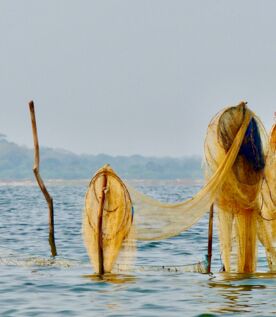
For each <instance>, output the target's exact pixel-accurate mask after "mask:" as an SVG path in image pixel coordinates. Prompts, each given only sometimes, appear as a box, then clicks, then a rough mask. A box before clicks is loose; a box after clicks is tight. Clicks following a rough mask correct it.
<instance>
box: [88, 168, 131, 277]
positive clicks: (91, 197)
mask: <svg viewBox="0 0 276 317" xmlns="http://www.w3.org/2000/svg"><path fill="white" fill-rule="evenodd" d="M132 221H133V210H132V204H131V198H130V196H129V193H128V191H127V189H126V187H125V185H124V183H123V182H122V181H121V179H120V178H119V177H118V176H117V175H116V174H115V172H114V171H113V170H112V169H111V167H110V166H108V165H106V166H104V167H103V168H102V169H100V170H99V171H98V172H97V173H96V175H95V176H94V177H93V179H92V180H91V182H90V185H89V188H88V191H87V193H86V198H85V212H84V218H83V237H84V242H85V245H86V248H87V252H88V255H89V257H90V261H91V263H92V265H93V267H94V270H95V272H96V273H106V272H111V270H112V267H113V265H114V263H115V261H116V259H117V258H118V256H119V253H120V258H121V263H127V264H129V263H130V259H129V257H132V256H133V253H134V252H133V251H134V250H135V242H134V240H133V239H132V237H133V230H134V227H133V226H132ZM101 266H102V267H101Z"/></svg>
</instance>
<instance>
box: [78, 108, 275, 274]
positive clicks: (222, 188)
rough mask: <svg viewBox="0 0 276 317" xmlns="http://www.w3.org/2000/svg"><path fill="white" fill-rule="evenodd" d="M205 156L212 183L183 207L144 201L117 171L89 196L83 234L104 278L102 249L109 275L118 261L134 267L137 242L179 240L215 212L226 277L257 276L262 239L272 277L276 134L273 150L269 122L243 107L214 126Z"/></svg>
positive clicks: (96, 181)
mask: <svg viewBox="0 0 276 317" xmlns="http://www.w3.org/2000/svg"><path fill="white" fill-rule="evenodd" d="M274 130H275V129H274ZM273 140H274V141H273ZM273 142H274V143H273ZM271 144H274V147H273V146H272V145H271ZM204 149H205V164H204V167H205V179H206V183H205V185H204V186H203V188H202V189H201V190H200V191H199V192H198V193H197V194H196V195H195V196H194V197H192V198H190V199H188V200H186V201H183V202H179V203H174V204H168V203H162V202H160V201H158V200H155V199H153V198H151V197H149V196H147V195H145V194H142V193H141V192H139V191H137V190H136V189H134V188H133V187H132V186H130V185H129V184H127V185H125V184H124V183H123V182H122V181H121V180H120V179H119V177H118V176H117V175H116V174H115V173H114V171H113V170H112V169H111V168H109V167H108V168H106V167H105V168H103V169H102V170H100V171H99V172H98V173H97V174H96V175H95V177H94V178H93V179H92V181H91V183H90V186H89V189H88V192H87V195H86V202H85V214H84V225H83V228H84V239H85V243H86V247H87V250H88V254H89V256H90V258H91V262H92V263H93V266H94V269H95V271H96V272H98V271H99V269H98V268H99V262H100V261H101V259H100V257H99V249H101V248H102V249H103V253H104V254H103V259H104V268H105V271H106V272H110V271H111V270H112V267H113V266H114V264H115V262H116V260H117V265H118V263H119V264H120V267H122V266H121V263H126V264H127V266H129V263H130V262H131V259H132V258H133V253H134V249H135V240H143V241H152V240H161V239H166V238H169V237H172V236H176V235H178V234H180V233H181V232H183V231H185V230H187V229H188V228H190V227H191V226H193V225H194V224H195V223H197V222H198V220H199V219H201V218H202V216H203V215H204V214H205V213H206V212H208V211H209V209H210V206H211V205H212V204H214V205H215V210H216V214H217V215H218V228H219V239H220V249H221V257H222V261H223V265H224V268H225V270H226V271H228V272H229V271H231V270H233V267H235V268H236V271H237V272H254V271H255V269H256V258H257V238H259V240H260V241H261V243H262V244H263V245H264V247H265V250H266V254H267V259H268V264H269V267H270V269H274V268H275V269H276V267H275V264H276V261H275V259H276V256H275V250H274V247H273V243H272V240H273V237H274V236H276V225H275V224H276V221H273V220H272V218H271V219H270V220H271V221H267V220H266V219H265V215H266V216H267V215H268V213H269V215H270V216H274V213H273V210H274V209H275V208H271V206H272V205H271V204H272V202H273V201H275V200H274V199H275V197H274V196H273V195H272V194H271V191H273V194H274V195H275V184H276V183H275V174H274V173H273V172H272V171H271V170H270V168H269V167H267V166H269V164H270V165H271V166H272V165H273V164H274V165H273V166H274V170H275V135H274V133H271V136H270V143H269V146H268V147H267V135H266V132H265V129H264V127H263V125H262V123H261V121H260V120H259V118H258V117H257V116H256V115H255V114H254V113H253V112H252V111H250V110H249V109H248V108H247V107H246V105H245V103H241V104H240V105H238V106H236V107H230V108H226V109H224V110H222V111H221V112H219V113H218V114H217V115H216V116H215V117H214V118H213V119H212V121H211V122H210V124H209V126H208V129H207V134H206V140H205V148H204ZM273 149H274V150H273ZM273 151H274V152H273ZM266 163H267V165H266ZM265 166H266V167H265ZM103 174H106V175H107V186H103V180H102V177H103ZM264 175H265V177H264ZM264 179H265V180H266V184H267V187H265V186H264ZM273 186H274V187H273ZM103 187H104V188H105V191H106V197H105V198H106V199H105V205H104V208H103V214H102V219H103V220H102V221H103V223H102V235H103V238H102V242H101V241H100V240H101V239H100V238H99V235H100V231H99V229H98V228H99V215H100V202H99V201H100V198H99V197H100V196H101V190H102V188H103ZM268 188H269V190H270V194H269V191H268ZM268 195H270V196H269V197H270V198H271V201H270V202H269V200H268V198H267V196H268ZM113 196H114V197H113ZM269 204H270V205H269ZM132 207H133V208H134V217H133V209H132ZM117 213H118V214H117ZM273 219H274V218H273ZM97 225H98V227H97ZM122 259H124V260H122ZM231 262H232V263H231ZM201 270H202V269H201Z"/></svg>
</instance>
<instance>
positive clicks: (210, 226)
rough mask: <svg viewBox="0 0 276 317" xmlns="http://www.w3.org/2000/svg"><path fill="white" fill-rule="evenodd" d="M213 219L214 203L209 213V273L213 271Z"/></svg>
mask: <svg viewBox="0 0 276 317" xmlns="http://www.w3.org/2000/svg"><path fill="white" fill-rule="evenodd" d="M213 219H214V204H212V205H211V207H210V213H209V229H208V267H207V273H211V262H212V248H213Z"/></svg>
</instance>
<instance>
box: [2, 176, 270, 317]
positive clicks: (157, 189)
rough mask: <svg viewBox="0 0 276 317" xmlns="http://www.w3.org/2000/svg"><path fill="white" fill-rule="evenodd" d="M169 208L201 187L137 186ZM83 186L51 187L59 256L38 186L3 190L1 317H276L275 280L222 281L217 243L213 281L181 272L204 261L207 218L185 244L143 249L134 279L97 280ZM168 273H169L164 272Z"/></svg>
mask: <svg viewBox="0 0 276 317" xmlns="http://www.w3.org/2000/svg"><path fill="white" fill-rule="evenodd" d="M137 185H138V186H139V188H140V189H141V190H143V191H144V192H146V193H149V194H151V195H152V196H154V197H156V198H159V199H161V200H164V201H177V200H183V199H186V198H188V197H190V196H191V195H193V194H194V193H195V192H196V191H198V190H199V188H200V186H199V185H187V184H184V183H178V182H169V183H167V184H165V185H164V184H162V183H158V182H153V183H143V182H139V183H138V184H137ZM86 186H87V184H86V183H85V182H57V183H50V185H49V186H48V189H49V191H50V193H51V194H52V196H53V198H54V204H55V222H56V245H57V251H58V256H57V257H56V259H52V258H51V257H50V256H49V254H50V251H49V245H48V224H47V222H48V210H47V205H46V203H45V201H44V198H43V196H42V194H41V192H40V191H39V189H38V188H37V186H36V185H35V184H33V183H28V182H26V183H3V182H2V183H0V212H1V221H0V316H114V317H115V316H200V315H202V316H204V314H209V315H210V316H221V315H231V314H233V315H237V316H273V315H275V314H276V301H275V296H276V274H275V275H273V274H269V273H266V271H267V267H266V262H265V256H264V251H263V249H261V248H259V266H258V271H260V272H262V273H258V274H251V275H242V274H225V273H219V270H220V267H221V262H220V255H219V248H218V242H217V236H216V228H215V232H214V234H215V236H214V245H213V248H214V249H213V272H214V274H213V275H207V274H200V273H191V272H182V271H181V270H180V271H179V270H178V271H176V270H175V267H176V266H177V267H182V266H183V265H186V264H187V265H188V264H192V263H196V262H198V261H202V260H204V257H205V255H206V252H207V227H208V216H207V217H205V218H204V219H202V220H201V221H200V222H199V223H198V225H196V226H195V227H193V228H191V229H190V230H188V231H187V232H185V233H183V234H182V235H181V236H178V237H175V238H172V239H168V240H164V241H157V242H148V243H144V242H141V243H138V251H137V258H136V264H135V268H134V270H133V272H128V273H127V274H117V275H115V274H113V275H111V274H110V275H107V276H105V277H103V278H101V279H100V278H98V277H97V276H95V275H93V271H92V268H91V266H90V263H89V260H88V257H87V254H86V251H85V248H84V246H83V242H82V236H81V221H82V211H83V205H84V195H85V191H86ZM162 266H168V267H169V268H170V269H166V268H165V269H163V268H162Z"/></svg>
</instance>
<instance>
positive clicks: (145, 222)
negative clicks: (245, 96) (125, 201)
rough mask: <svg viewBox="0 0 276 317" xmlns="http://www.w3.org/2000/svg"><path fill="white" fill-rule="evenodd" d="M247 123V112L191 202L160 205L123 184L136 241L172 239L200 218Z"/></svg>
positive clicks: (227, 170)
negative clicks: (132, 218) (132, 206)
mask: <svg viewBox="0 0 276 317" xmlns="http://www.w3.org/2000/svg"><path fill="white" fill-rule="evenodd" d="M250 120H251V113H250V112H249V111H246V113H245V116H244V119H243V122H242V124H241V126H240V128H239V130H238V131H237V133H236V136H235V138H234V140H233V143H232V145H231V146H230V148H229V150H228V152H226V153H225V152H224V153H222V154H221V161H220V162H219V164H218V165H217V169H216V170H215V171H214V173H213V174H212V175H210V178H209V180H208V182H207V183H206V185H205V186H203V188H202V189H201V190H200V191H199V192H198V193H197V194H196V195H195V196H194V197H192V198H191V199H188V200H186V201H184V202H180V203H175V204H166V203H161V202H159V201H157V200H155V199H153V198H151V197H149V196H147V195H144V194H142V193H140V192H138V191H137V190H135V189H134V188H132V187H131V186H130V185H127V188H128V190H129V192H130V195H131V199H132V203H133V205H134V210H135V217H134V224H135V230H136V238H137V239H138V240H161V239H166V238H169V237H172V236H176V235H178V234H179V233H181V232H183V231H185V230H187V229H188V228H190V227H191V226H192V225H194V224H195V223H196V222H198V220H199V219H201V218H202V216H203V215H204V214H205V213H206V212H207V211H208V210H209V209H210V206H211V205H212V203H213V202H214V200H215V197H216V196H217V194H218V192H219V190H220V188H221V186H222V184H223V183H224V182H225V181H226V179H227V178H228V176H229V173H230V171H231V168H232V166H233V164H234V162H235V160H236V157H237V155H238V152H239V149H240V146H241V144H242V141H243V138H244V135H245V132H246V130H247V126H248V124H249V122H250Z"/></svg>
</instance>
